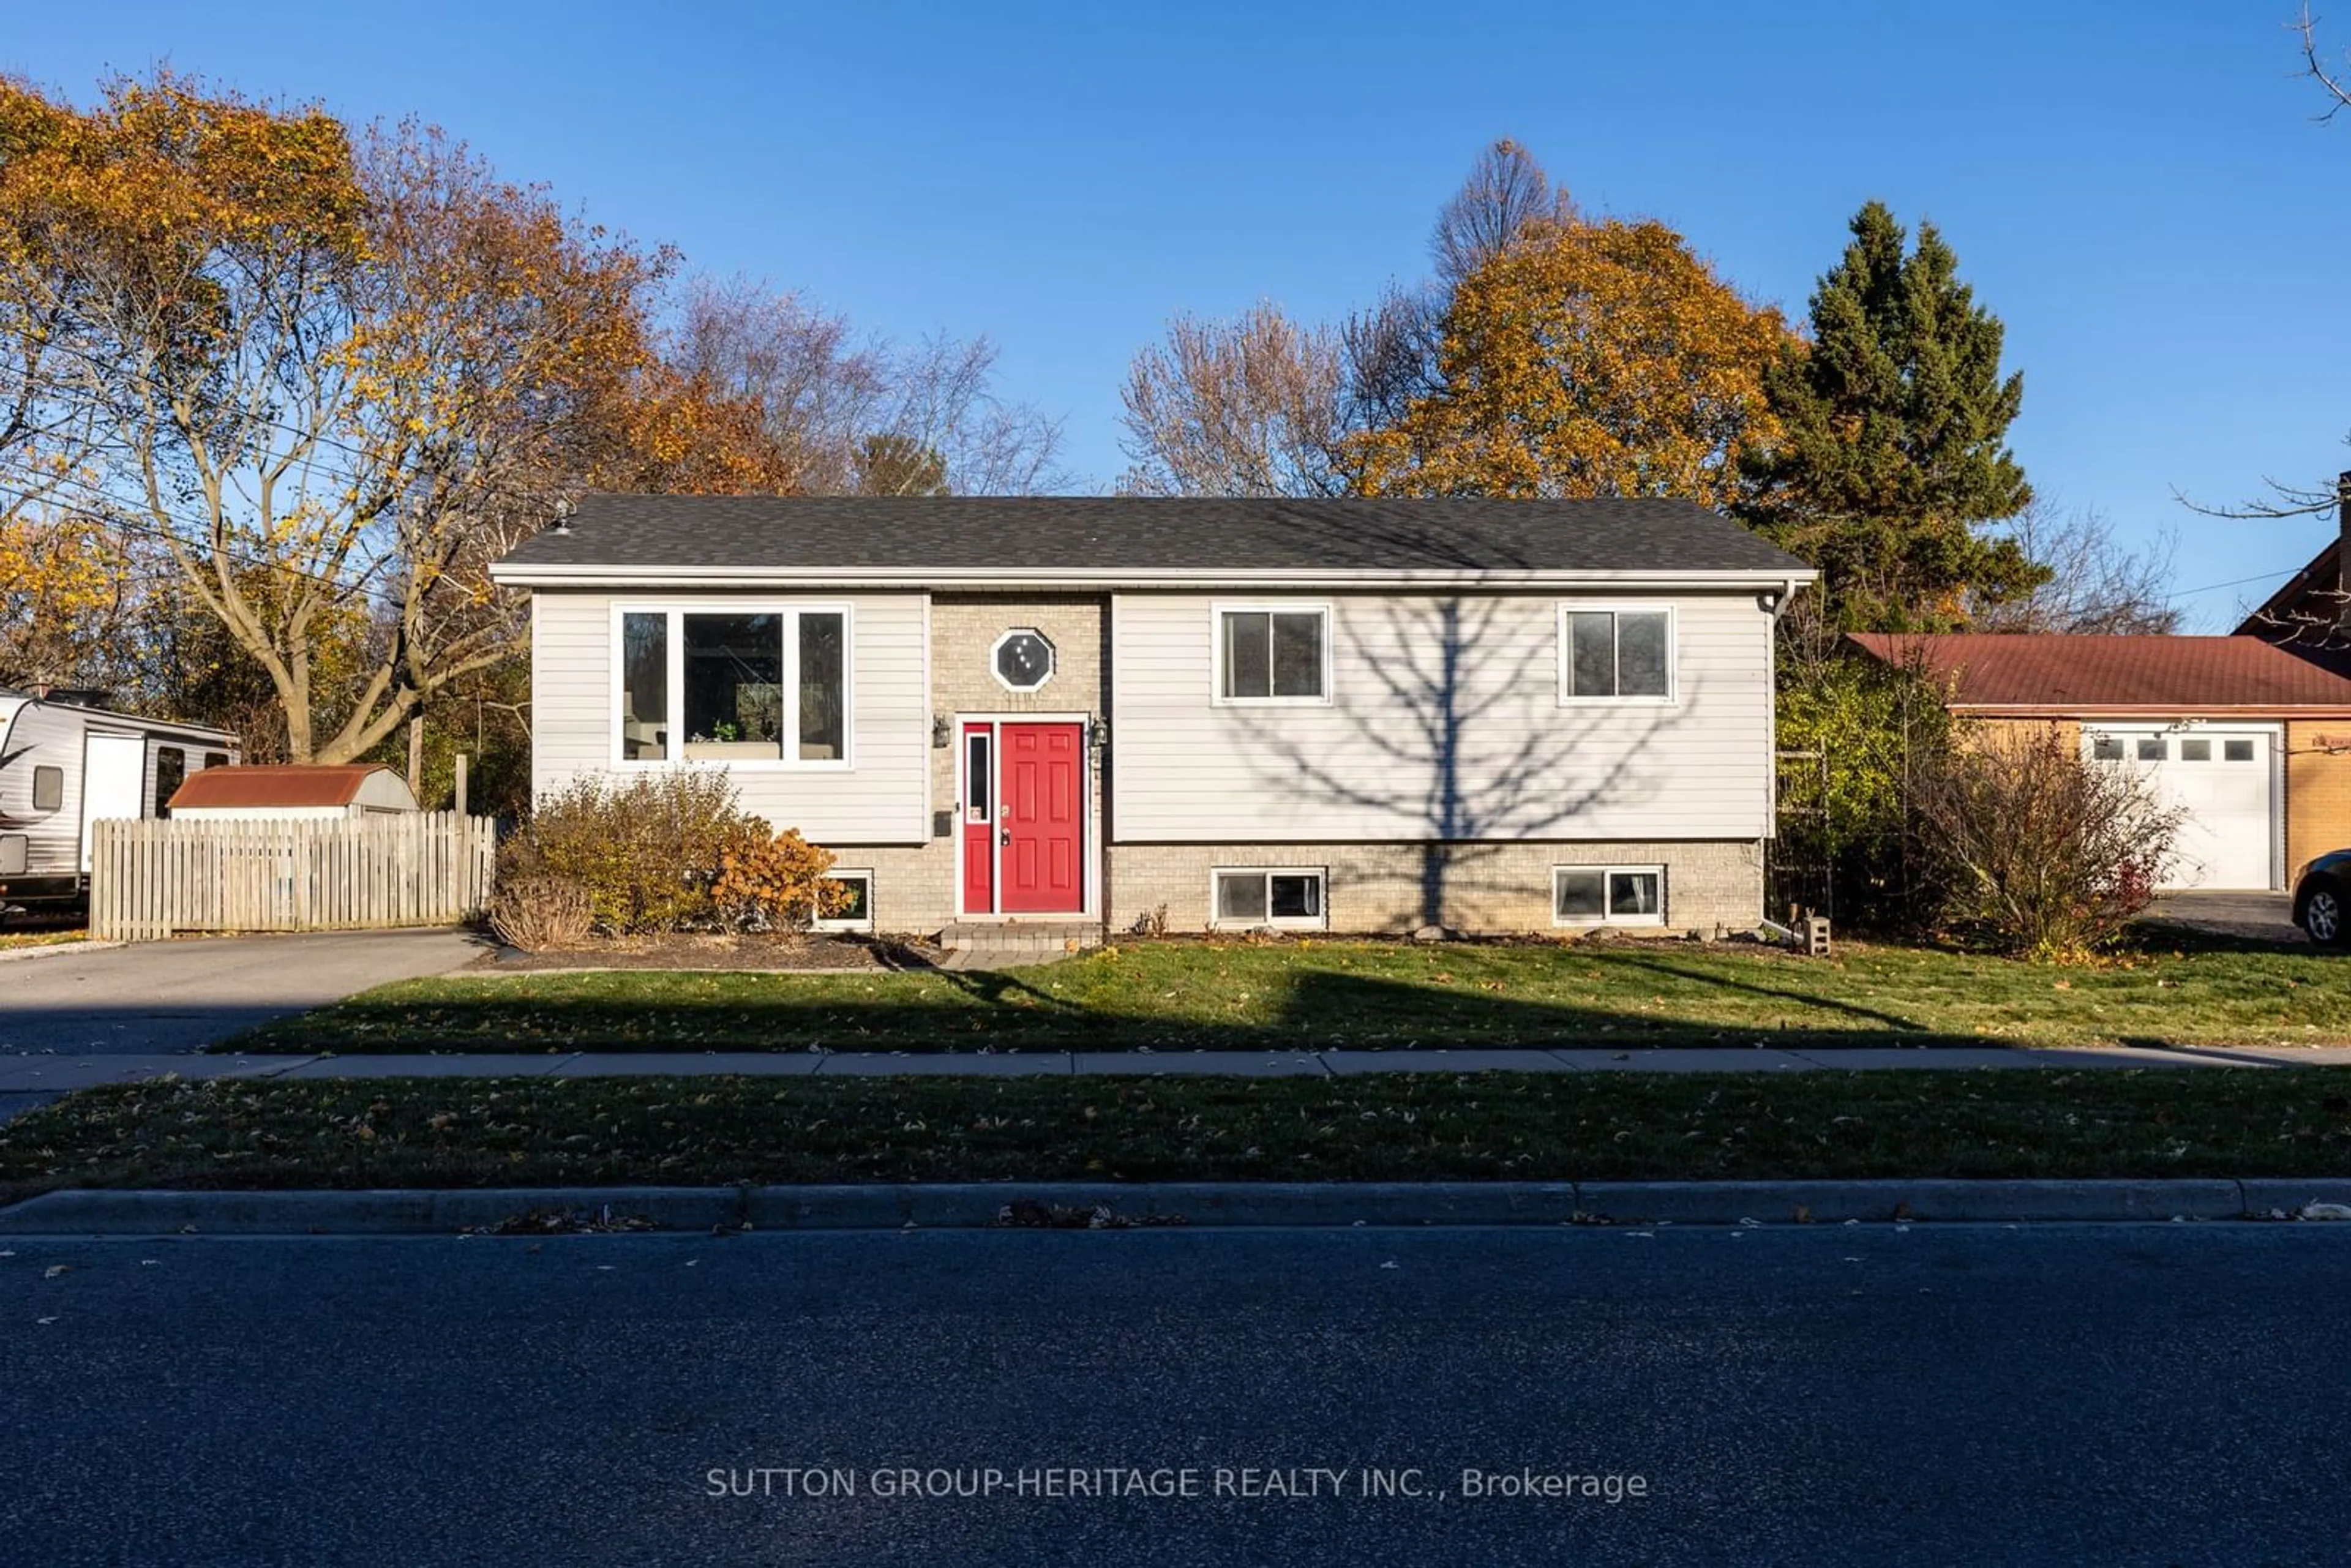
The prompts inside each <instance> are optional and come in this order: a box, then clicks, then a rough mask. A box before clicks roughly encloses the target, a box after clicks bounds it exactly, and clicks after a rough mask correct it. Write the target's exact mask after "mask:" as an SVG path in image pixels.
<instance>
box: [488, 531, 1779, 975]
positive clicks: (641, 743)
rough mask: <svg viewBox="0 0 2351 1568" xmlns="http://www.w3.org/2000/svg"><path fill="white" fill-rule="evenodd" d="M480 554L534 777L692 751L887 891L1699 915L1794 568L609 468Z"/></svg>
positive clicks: (1710, 554) (1067, 904) (1316, 910)
mask: <svg viewBox="0 0 2351 1568" xmlns="http://www.w3.org/2000/svg"><path fill="white" fill-rule="evenodd" d="M493 575H494V576H495V577H496V580H498V581H500V582H502V583H506V584H508V585H514V586H518V587H522V588H525V589H528V590H529V591H530V593H531V597H532V612H531V624H532V652H531V661H532V672H531V673H532V693H531V698H532V700H531V728H532V747H533V759H532V774H533V787H534V789H535V790H536V791H537V792H538V793H541V794H544V793H545V792H547V791H549V790H552V789H558V788H559V787H561V786H563V785H564V784H566V783H568V782H569V781H571V780H573V779H579V778H580V777H581V776H583V775H598V774H601V775H610V776H617V777H622V778H625V777H629V776H632V775H640V774H643V773H645V772H648V771H653V770H659V769H664V768H678V767H685V766H697V765H702V766H712V767H720V768H726V770H727V771H728V773H729V774H730V775H731V777H732V779H733V780H734V782H735V784H736V786H737V791H738V794H739V797H740V799H741V800H742V801H743V803H744V805H745V806H746V807H747V808H748V809H750V810H756V811H758V813H759V814H761V815H762V816H764V817H766V818H767V819H768V821H771V822H773V823H774V824H776V825H777V826H778V827H779V828H781V827H794V828H798V829H799V831H801V832H802V833H804V834H805V835H807V836H808V837H809V838H810V840H812V841H815V842H817V843H820V844H823V845H825V846H826V847H827V848H829V849H831V850H832V851H833V852H835V854H836V855H837V856H838V857H839V864H838V867H837V870H838V873H839V874H841V875H842V876H844V877H846V878H848V879H850V880H852V881H857V882H862V883H863V884H864V885H863V888H862V893H863V894H864V897H863V900H862V908H863V909H864V910H865V912H866V915H867V917H868V918H869V919H870V920H871V922H872V924H874V925H878V926H880V927H882V928H884V929H890V930H901V931H929V930H937V929H939V928H942V927H946V926H954V925H962V924H969V923H998V922H1018V921H1035V922H1040V923H1049V924H1050V923H1062V924H1065V925H1071V926H1075V927H1079V928H1081V929H1092V930H1099V929H1101V928H1102V927H1103V926H1104V925H1107V926H1108V927H1109V928H1110V929H1112V930H1120V931H1123V930H1127V929H1131V928H1134V927H1137V926H1138V925H1140V926H1145V927H1148V926H1152V925H1156V924H1157V923H1158V922H1159V920H1160V919H1161V918H1162V917H1163V916H1164V919H1165V925H1166V926H1167V927H1168V928H1170V929H1174V930H1201V929H1217V928H1222V929H1246V928H1256V927H1264V926H1275V927H1282V928H1291V929H1300V930H1308V929H1312V930H1322V929H1330V930H1337V931H1409V930H1413V929H1416V928H1418V927H1422V926H1426V925H1444V926H1447V927H1452V928H1456V929H1462V930H1473V931H1553V930H1573V929H1579V928H1590V927H1593V926H1599V925H1614V926H1632V927H1650V928H1657V927H1665V928H1671V929H1675V930H1696V931H1701V932H1707V933H1712V932H1714V931H1716V930H1718V929H1745V928H1750V927H1752V926H1753V925H1755V924H1756V921H1757V919H1758V917H1759V915H1761V908H1762V888H1763V844H1764V841H1766V840H1767V839H1768V838H1769V837H1770V835H1771V828H1772V785H1773V769H1772V625H1773V622H1774V620H1775V618H1776V617H1777V615H1778V614H1779V612H1781V610H1782V609H1783V608H1784V607H1785V605H1786V604H1787V602H1788V601H1789V599H1790V597H1791V596H1792V594H1794V593H1796V592H1798V591H1801V590H1802V588H1803V587H1804V586H1805V585H1806V584H1808V583H1810V582H1811V581H1812V580H1813V572H1812V571H1811V570H1809V569H1808V568H1806V567H1805V566H1804V565H1803V564H1802V562H1800V561H1798V560H1796V559H1793V558H1792V557H1790V556H1788V555H1785V554H1783V553H1782V552H1781V551H1779V550H1778V549H1773V548H1772V547H1771V546H1770V545H1768V544H1766V543H1764V542H1763V541H1761V539H1759V538H1756V537H1754V536H1753V535H1752V534H1750V533H1748V532H1747V531H1746V530H1744V529H1742V528H1739V527H1737V526H1736V525H1734V524H1732V523H1730V522H1729V521H1728V520H1726V519H1725V518H1723V517H1719V515H1717V514H1715V513H1712V512H1709V511H1707V510H1705V509H1703V508H1701V507H1696V506H1692V505H1688V504H1687V503H1682V502H1676V501H1664V500H1621V501H1588V502H1535V501H1489V500H1440V501H1370V500H1349V501H1328V502H1291V501H1281V500H1249V499H1216V500H1184V499H1164V500H1163V499H1141V498H1127V497H1117V498H1077V497H1068V498H1054V499H1010V498H1005V499H980V498H950V497H936V498H933V497H922V498H863V497H840V498H771V497H621V496H601V497H590V498H589V499H588V500H587V501H585V502H584V503H583V504H582V505H581V506H580V508H579V510H578V511H577V512H576V513H575V514H573V515H571V516H570V517H569V518H568V519H567V520H566V521H565V522H564V523H563V524H561V525H559V526H558V527H555V528H549V529H546V530H543V531H542V532H540V533H539V534H538V536H536V537H535V538H532V539H530V540H528V541H527V542H526V543H524V544H523V545H522V546H520V547H519V548H518V549H516V550H514V551H513V552H512V553H511V554H509V555H508V556H507V557H506V558H505V559H503V560H501V561H500V562H499V563H497V565H496V567H495V568H494V570H493Z"/></svg>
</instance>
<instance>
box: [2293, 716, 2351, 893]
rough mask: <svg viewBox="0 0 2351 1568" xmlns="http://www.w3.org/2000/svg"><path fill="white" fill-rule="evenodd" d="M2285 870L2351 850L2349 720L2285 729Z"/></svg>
mask: <svg viewBox="0 0 2351 1568" xmlns="http://www.w3.org/2000/svg"><path fill="white" fill-rule="evenodd" d="M2285 752H2286V756H2285V869H2286V874H2287V875H2288V876H2292V875H2293V874H2294V872H2295V870H2296V869H2297V868H2299V867H2301V866H2302V865H2304V864H2305V863H2307V862H2310V861H2313V860H2315V859H2316V858H2317V857H2318V856H2320V855H2323V854H2325V852H2327V851H2329V850H2340V849H2351V719H2339V718H2337V719H2294V720H2290V721H2288V723H2287V724H2286V727H2285Z"/></svg>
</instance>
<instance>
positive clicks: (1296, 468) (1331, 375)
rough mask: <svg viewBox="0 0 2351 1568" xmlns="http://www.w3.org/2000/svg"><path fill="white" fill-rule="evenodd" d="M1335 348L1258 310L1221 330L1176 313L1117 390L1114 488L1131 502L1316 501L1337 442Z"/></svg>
mask: <svg viewBox="0 0 2351 1568" xmlns="http://www.w3.org/2000/svg"><path fill="white" fill-rule="evenodd" d="M1343 381H1344V376H1343V370H1342V364H1341V350H1340V344H1339V342H1338V340H1337V339H1336V337H1335V336H1334V335H1333V334H1332V333H1331V332H1330V331H1328V330H1326V329H1322V328H1304V327H1301V326H1299V325H1298V324H1297V323H1296V322H1294V321H1292V320H1290V318H1289V317H1287V316H1285V315H1284V314H1282V311H1281V308H1280V307H1279V306H1277V305H1274V304H1271V303H1270V302H1268V303H1261V304H1259V305H1258V306H1256V307H1255V308H1252V309H1250V310H1249V311H1247V312H1245V313H1244V314H1242V315H1240V316H1238V317H1237V318H1235V319H1232V320H1229V321H1206V320H1202V319H1199V318H1197V317H1195V316H1178V317H1176V318H1175V320H1173V321H1172V322H1170V323H1169V324H1168V328H1167V341H1166V344H1165V347H1153V348H1148V349H1145V350H1143V351H1142V352H1141V353H1139V354H1137V355H1136V356H1135V357H1134V364H1133V365H1132V366H1131V367H1130V368H1129V370H1128V372H1127V382H1126V385H1125V386H1124V387H1123V388H1122V389H1120V392H1119V399H1120V402H1123V404H1124V405H1125V414H1124V423H1125V424H1126V429H1127V440H1126V442H1125V449H1126V454H1127V456H1128V457H1129V458H1130V459H1132V460H1133V462H1134V466H1133V467H1132V468H1130V469H1129V470H1128V471H1127V473H1126V476H1125V477H1124V478H1123V479H1122V480H1121V481H1120V486H1119V487H1120V488H1121V489H1122V490H1123V491H1125V492H1126V493H1127V494H1130V495H1139V496H1327V495H1335V494H1338V493H1340V492H1341V491H1343V489H1344V487H1345V486H1344V485H1343V482H1342V481H1341V480H1340V478H1339V476H1337V474H1336V473H1335V471H1334V470H1333V468H1332V451H1333V449H1334V447H1335V446H1336V444H1337V442H1338V438H1339V435H1340V434H1341V426H1340V397H1341V388H1342V385H1343Z"/></svg>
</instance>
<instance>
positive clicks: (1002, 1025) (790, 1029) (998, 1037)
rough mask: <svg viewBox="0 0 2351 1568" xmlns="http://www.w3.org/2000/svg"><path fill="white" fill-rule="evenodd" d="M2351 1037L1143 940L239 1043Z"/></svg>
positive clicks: (2037, 1000) (664, 988) (1881, 951)
mask: <svg viewBox="0 0 2351 1568" xmlns="http://www.w3.org/2000/svg"><path fill="white" fill-rule="evenodd" d="M1986 1041H2000V1042H2008V1043H2016V1044H2030V1045H2061V1044H2062V1045H2095V1044H2108V1043H2114V1042H2118V1041H2121V1042H2130V1041H2161V1042H2174V1043H2206V1044H2215V1043H2234V1044H2255V1043H2281V1042H2282V1043H2285V1044H2305V1045H2306V1044H2319V1043H2328V1042H2343V1041H2351V960H2347V959H2346V958H2345V957H2344V956H2341V955H2338V954H2331V953H2326V952H2323V951H2320V950H2317V949H2314V948H2309V947H2287V946H2276V947H2271V946H2253V945H2245V944H2238V945H2231V944H2227V943H2221V942H2207V943H2206V944H2204V945H2203V946H2198V947H2195V948H2192V949H2176V948H2171V947H2165V948H2163V949H2161V950H2158V951H2151V952H2147V953H2142V954H2138V955H2137V956H2133V957H2131V958H2129V959H2128V960H2126V961H2123V962H2118V963H2116V964H2114V965H2112V966H2109V967H2095V968H2092V967H2074V968H2051V967H2041V966H2034V965H2028V964H2022V963H2017V962H2013V961H2011V960H2008V959H2002V958H1994V957H1987V956H1973V955H1966V954H1956V953H1949V952H1938V951H1928V950H1923V949H1917V948H1906V947H1870V946H1846V947H1844V948H1843V949H1842V950H1841V953H1840V956H1837V957H1835V958H1834V959H1826V960H1823V959H1807V958H1799V957H1795V956H1791V955H1787V954H1784V953H1781V952H1779V951H1777V950H1773V949H1765V948H1758V947H1754V946H1732V945H1727V944H1726V945H1721V946H1702V945H1697V944H1679V943H1675V944H1641V945H1635V944H1617V945H1609V946H1601V945H1593V944H1585V945H1580V946H1478V945H1467V944H1464V945H1447V946H1414V945H1411V944H1393V943H1373V942H1335V941H1334V942H1295V943H1249V942H1219V943H1194V942H1184V943H1176V942H1168V943H1151V942H1144V943H1138V944H1134V945H1131V946H1121V947H1116V948H1111V949H1105V950H1103V951H1102V952H1099V953H1096V954H1092V955H1089V956H1082V957H1079V958H1074V959H1071V960H1068V961H1066V962H1063V963H1060V964H1055V965H1050V966H1046V967H1039V968H1033V969H1021V970H1014V971H1009V972H1006V973H1002V974H944V973H937V972H932V971H898V972H880V973H871V974H852V975H795V974H788V973H787V974H684V973H645V972H633V973H611V974H586V975H581V974H573V975H471V974H468V975H461V976H455V977H447V978H441V979H431V980H413V981H407V982H404V983H402V984H398V985H392V986H386V987H383V988H380V989H378V990H373V991H369V992H366V993H364V994H362V995H360V996H358V997H355V998H351V999H350V1000H349V1001H347V1002H344V1003H342V1004H340V1006H336V1007H331V1008H328V1009H323V1010H321V1011H319V1012H315V1013H311V1014H309V1015H308V1016H307V1017H303V1018H298V1019H287V1020H284V1021H282V1022H278V1023H274V1024H271V1025H268V1026H266V1027H265V1028H263V1029H261V1030H256V1031H255V1032H254V1033H251V1034H248V1035H246V1036H244V1037H242V1038H240V1039H239V1040H235V1041H234V1042H232V1045H231V1047H230V1048H232V1049H235V1050H240V1051H517V1050H522V1051H538V1050H567V1051H712V1050H719V1051H745V1050H753V1051H764V1050H774V1051H805V1050H807V1049H809V1048H810V1047H811V1046H820V1047H823V1048H825V1049H828V1050H834V1051H979V1050H983V1049H993V1050H998V1051H1008V1050H1021V1051H1046V1050H1051V1051H1060V1050H1091V1051H1123V1050H1133V1049H1135V1048H1137V1047H1144V1046H1147V1047H1151V1048H1153V1049H1155V1050H1162V1051H1167V1050H1200V1049H1241V1050H1261V1049H1289V1050H1298V1049H1312V1050H1324V1049H1333V1048H1345V1049H1353V1050H1401V1049H1407V1048H1411V1047H1423V1048H1435V1047H1448V1046H1449V1047H1509V1046H1542V1045H1571V1046H1610V1045H1627V1046H1667V1045H1679V1046H1695V1045H1750V1044H1757V1043H1772V1044H1790V1045H1794V1044H1806V1045H1813V1046H1825V1045H1885V1044H1936V1043H1945V1044H1949V1043H1983V1042H1986Z"/></svg>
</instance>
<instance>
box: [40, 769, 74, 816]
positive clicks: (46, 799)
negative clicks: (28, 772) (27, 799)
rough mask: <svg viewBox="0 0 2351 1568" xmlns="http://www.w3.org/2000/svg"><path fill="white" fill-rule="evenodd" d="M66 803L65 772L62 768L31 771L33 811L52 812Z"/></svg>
mask: <svg viewBox="0 0 2351 1568" xmlns="http://www.w3.org/2000/svg"><path fill="white" fill-rule="evenodd" d="M65 803H66V770H65V769H64V768H34V769H33V810H36V811H54V810H57V808H58V807H60V806H62V805H64V804H65Z"/></svg>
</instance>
